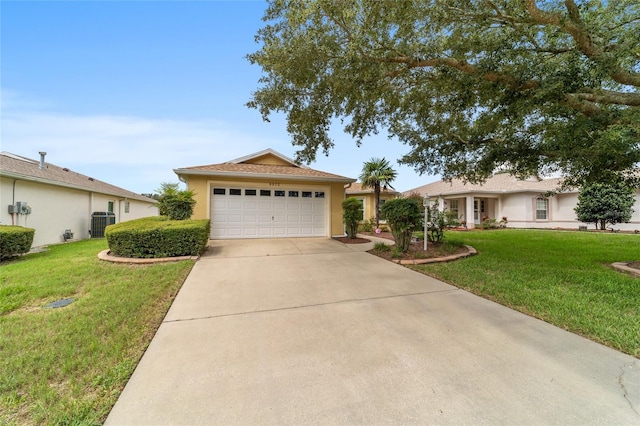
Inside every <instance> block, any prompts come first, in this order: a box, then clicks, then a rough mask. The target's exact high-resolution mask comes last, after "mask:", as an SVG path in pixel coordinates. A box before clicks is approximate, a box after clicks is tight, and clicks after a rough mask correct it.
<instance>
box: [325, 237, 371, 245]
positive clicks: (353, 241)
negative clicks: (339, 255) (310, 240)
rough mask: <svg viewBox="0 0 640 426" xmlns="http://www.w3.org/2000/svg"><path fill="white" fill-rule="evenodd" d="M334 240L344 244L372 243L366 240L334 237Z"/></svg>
mask: <svg viewBox="0 0 640 426" xmlns="http://www.w3.org/2000/svg"><path fill="white" fill-rule="evenodd" d="M333 239H334V240H336V241H340V242H341V243H343V244H364V243H370V242H371V241H370V240H367V239H366V238H349V237H333Z"/></svg>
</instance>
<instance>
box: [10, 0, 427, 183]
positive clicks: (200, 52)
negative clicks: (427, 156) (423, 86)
mask: <svg viewBox="0 0 640 426" xmlns="http://www.w3.org/2000/svg"><path fill="white" fill-rule="evenodd" d="M265 8H266V3H265V2H261V1H228V2H224V1H175V2H174V1H65V2H58V1H38V2H36V1H6V0H3V1H1V2H0V31H1V33H0V36H1V39H0V43H1V45H0V49H1V50H0V51H1V57H0V60H1V61H0V70H1V74H0V88H1V101H2V103H1V125H2V127H1V146H0V148H1V150H2V151H8V152H11V153H14V154H18V155H22V156H25V157H29V158H33V159H37V158H39V156H38V151H46V152H47V161H49V162H51V163H54V164H56V165H58V166H62V167H68V168H70V169H72V170H75V171H77V172H79V173H83V174H86V175H89V176H92V177H94V178H97V179H100V180H104V181H107V182H109V183H112V184H114V185H117V186H121V187H123V188H126V189H129V190H131V191H134V192H138V193H142V192H153V191H154V190H155V189H157V188H159V187H160V184H161V183H162V182H177V181H178V179H177V176H176V175H175V174H174V173H173V169H175V168H180V167H188V166H196V165H203V164H213V163H220V162H224V161H227V160H231V159H234V158H238V157H242V156H244V155H247V154H250V153H253V152H257V151H261V150H263V149H266V148H273V149H275V150H276V151H278V152H280V153H282V154H284V155H287V156H289V157H293V155H294V152H295V148H294V147H293V146H292V145H291V142H290V141H291V138H290V136H289V135H288V134H287V132H286V123H285V120H284V117H282V116H274V117H273V119H272V120H271V122H270V123H265V122H263V121H262V119H261V117H260V114H259V113H258V111H256V110H253V109H249V108H247V107H246V106H245V104H246V102H247V101H248V100H249V99H250V98H251V93H252V92H253V91H255V90H256V89H257V88H258V79H259V78H260V74H261V69H260V68H259V67H258V66H254V65H251V64H250V63H249V62H248V61H247V60H246V58H245V56H246V55H247V54H249V53H251V52H254V51H256V50H258V48H259V46H258V45H257V44H256V43H255V41H254V35H255V33H256V31H257V30H258V29H259V28H260V27H261V26H263V25H264V22H263V21H262V19H261V18H262V16H263V12H264V10H265ZM332 136H333V138H334V140H335V142H336V147H335V148H334V149H333V150H332V151H331V152H330V155H329V156H328V157H325V156H323V155H322V154H321V153H319V155H318V159H317V161H316V162H315V163H313V164H310V166H311V167H313V168H315V169H319V170H323V171H327V172H330V173H336V174H340V175H343V176H348V177H352V178H357V177H358V175H359V174H360V171H361V169H362V163H363V162H364V161H367V160H369V159H370V158H372V157H386V158H387V159H388V160H390V161H391V162H392V164H393V165H394V168H395V169H396V170H397V171H398V179H397V180H396V183H395V185H394V187H395V188H396V189H398V190H400V191H404V190H408V189H411V188H415V187H417V186H420V185H423V184H425V183H429V182H433V181H435V180H437V179H438V177H436V176H418V175H417V174H416V173H415V172H414V170H413V169H412V168H409V167H406V166H400V165H398V164H397V163H396V160H397V159H398V158H400V157H401V156H402V155H403V154H404V153H406V152H407V151H408V147H406V146H404V145H402V144H401V143H400V142H398V141H395V140H388V139H387V138H386V137H385V136H376V137H371V138H369V139H366V140H365V142H364V144H363V145H362V146H361V147H359V148H358V147H356V144H355V141H354V140H353V139H351V138H350V137H349V135H347V134H344V133H343V132H342V129H341V128H340V126H339V124H337V125H336V126H334V128H333V129H332Z"/></svg>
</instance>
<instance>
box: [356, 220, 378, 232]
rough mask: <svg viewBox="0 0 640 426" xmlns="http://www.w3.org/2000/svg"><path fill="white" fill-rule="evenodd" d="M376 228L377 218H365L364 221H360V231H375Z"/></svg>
mask: <svg viewBox="0 0 640 426" xmlns="http://www.w3.org/2000/svg"><path fill="white" fill-rule="evenodd" d="M374 229H376V221H375V219H369V220H365V221H363V222H360V225H358V230H359V231H360V232H373V231H374Z"/></svg>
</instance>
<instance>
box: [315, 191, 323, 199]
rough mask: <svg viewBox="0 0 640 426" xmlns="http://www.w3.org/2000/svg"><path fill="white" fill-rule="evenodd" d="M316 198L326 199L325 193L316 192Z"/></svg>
mask: <svg viewBox="0 0 640 426" xmlns="http://www.w3.org/2000/svg"><path fill="white" fill-rule="evenodd" d="M316 198H324V191H316Z"/></svg>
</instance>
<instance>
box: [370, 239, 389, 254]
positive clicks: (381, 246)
mask: <svg viewBox="0 0 640 426" xmlns="http://www.w3.org/2000/svg"><path fill="white" fill-rule="evenodd" d="M373 250H375V251H377V252H379V253H385V252H388V251H391V246H390V245H389V244H385V243H383V242H381V241H380V242H377V243H375V245H374V246H373Z"/></svg>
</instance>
